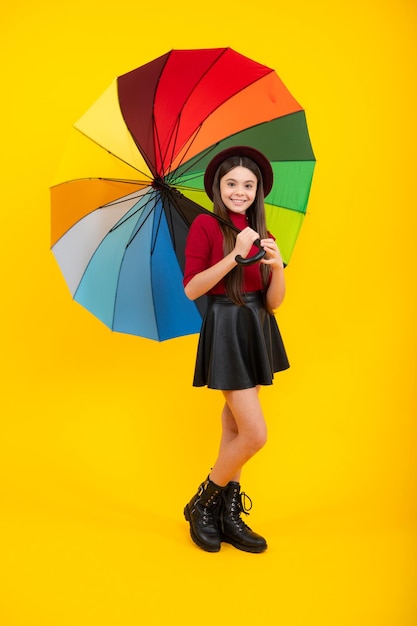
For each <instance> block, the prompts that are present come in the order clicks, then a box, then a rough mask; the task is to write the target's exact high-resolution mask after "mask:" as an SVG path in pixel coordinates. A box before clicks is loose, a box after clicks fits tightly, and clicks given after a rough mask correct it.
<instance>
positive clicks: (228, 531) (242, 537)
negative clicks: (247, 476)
mask: <svg viewBox="0 0 417 626" xmlns="http://www.w3.org/2000/svg"><path fill="white" fill-rule="evenodd" d="M244 499H246V500H248V501H249V503H250V507H249V509H245V507H244V504H243V502H242V501H244ZM251 508H252V500H251V499H250V498H249V496H247V495H246V494H245V493H243V492H241V491H240V485H239V483H236V482H230V483H229V484H228V485H227V487H226V488H225V489H224V491H223V493H222V499H221V503H220V511H219V513H220V538H221V541H225V542H226V543H231V544H232V546H234V547H235V548H238V549H239V550H244V551H245V552H264V550H266V549H267V547H268V546H267V543H266V541H265V539H264V538H263V537H261V535H258V534H257V533H255V532H253V530H252V529H251V528H249V526H247V525H246V524H245V522H244V521H243V520H242V519H241V517H240V515H241V513H244V514H245V515H249V513H248V510H249V511H250V509H251Z"/></svg>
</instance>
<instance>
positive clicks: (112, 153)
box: [76, 128, 152, 180]
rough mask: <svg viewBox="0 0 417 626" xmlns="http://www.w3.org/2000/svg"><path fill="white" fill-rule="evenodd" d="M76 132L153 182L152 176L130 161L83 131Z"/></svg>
mask: <svg viewBox="0 0 417 626" xmlns="http://www.w3.org/2000/svg"><path fill="white" fill-rule="evenodd" d="M76 130H78V132H79V133H81V134H82V135H84V137H87V139H89V140H90V141H92V142H93V143H95V144H96V146H99V148H102V150H105V151H106V152H107V153H108V154H110V155H111V156H113V157H114V158H115V159H117V160H118V161H120V162H121V163H124V164H125V165H127V166H128V167H131V168H132V169H133V170H136V172H139V174H143V176H146V178H147V179H148V180H152V178H151V176H149V174H147V173H146V172H143V171H142V170H140V169H139V168H138V167H135V166H134V165H132V164H131V163H129V162H128V161H125V160H124V159H122V158H121V157H119V156H117V154H114V152H112V151H111V150H108V149H107V148H106V147H105V146H103V145H102V144H101V143H99V142H98V141H96V140H95V139H92V138H91V137H89V135H87V134H86V133H84V132H83V131H82V130H80V129H79V128H76Z"/></svg>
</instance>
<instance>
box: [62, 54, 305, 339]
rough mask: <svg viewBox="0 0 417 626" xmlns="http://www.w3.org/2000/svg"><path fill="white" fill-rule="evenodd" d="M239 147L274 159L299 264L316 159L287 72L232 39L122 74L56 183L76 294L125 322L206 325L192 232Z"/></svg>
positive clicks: (77, 131)
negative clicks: (192, 266) (193, 296)
mask: <svg viewBox="0 0 417 626" xmlns="http://www.w3.org/2000/svg"><path fill="white" fill-rule="evenodd" d="M232 145H250V146H253V147H255V148H257V149H258V150H260V151H261V152H263V153H264V154H265V155H266V156H267V157H268V159H269V160H270V161H271V164H272V167H273V170H274V181H275V182H274V186H273V189H272V191H271V193H270V194H269V195H268V197H267V199H266V211H267V223H268V228H269V230H270V231H271V232H272V233H273V234H274V235H275V237H276V239H277V242H278V245H279V247H280V250H281V252H282V255H283V257H284V261H285V263H288V261H289V259H290V257H291V254H292V251H293V248H294V245H295V242H296V240H297V236H298V234H299V231H300V228H301V226H302V223H303V219H304V216H305V213H306V208H307V202H308V197H309V192H310V186H311V181H312V177H313V170H314V165H315V158H314V154H313V151H312V147H311V143H310V139H309V134H308V129H307V124H306V118H305V113H304V111H303V109H302V108H301V106H300V105H299V104H298V103H297V101H296V100H295V99H294V98H293V96H292V95H291V94H290V93H289V91H288V90H287V88H286V87H285V86H284V84H283V83H282V81H281V80H280V79H279V77H278V76H277V74H276V73H275V71H274V70H273V69H271V68H269V67H266V66H265V65H261V64H260V63H257V62H256V61H253V60H251V59H249V58H247V57H245V56H243V55H241V54H239V53H238V52H236V51H234V50H232V49H231V48H220V49H203V50H171V51H170V52H167V53H166V54H164V55H163V56H161V57H159V58H157V59H155V60H153V61H151V62H150V63H147V64H146V65H143V66H141V67H139V68H137V69H135V70H133V71H131V72H128V73H127V74H124V75H122V76H119V77H118V78H117V79H116V80H115V81H114V82H113V83H112V84H111V85H110V87H109V88H108V89H107V90H106V91H105V92H104V93H103V94H102V95H101V97H100V98H99V99H98V100H97V101H96V102H95V103H94V104H93V105H92V106H91V108H90V109H89V110H88V111H87V112H86V113H85V114H84V115H83V116H82V117H81V119H80V120H78V122H76V123H75V124H74V129H73V136H72V138H71V140H70V143H69V147H68V150H67V151H66V153H65V154H64V158H63V163H62V167H61V170H60V172H59V174H58V178H57V181H56V184H54V186H53V187H52V188H51V231H52V250H53V253H54V255H55V257H56V259H57V261H58V264H59V266H60V268H61V271H62V273H63V274H64V277H65V280H66V282H67V284H68V286H69V288H70V291H71V293H72V295H73V298H74V299H75V300H76V301H77V302H79V303H80V304H81V305H82V306H84V307H85V308H86V309H88V310H89V311H90V312H92V313H93V314H94V315H95V316H96V317H98V318H99V319H100V320H101V321H102V322H104V323H105V324H106V325H107V326H108V327H110V328H111V329H113V330H115V331H118V332H123V333H129V334H132V335H137V336H142V337H147V338H150V339H155V340H159V341H162V340H165V339H170V338H173V337H177V336H181V335H186V334H192V333H197V332H199V330H200V325H201V315H202V312H203V310H204V299H203V300H201V301H198V302H191V301H189V300H188V299H187V298H186V297H185V295H184V291H183V287H182V277H183V270H184V246H185V240H186V236H187V232H188V229H189V226H190V224H191V223H192V221H193V219H194V218H195V217H196V215H198V214H199V213H201V212H207V211H210V209H211V202H210V200H209V199H208V198H207V196H206V194H205V192H204V185H203V177H204V171H205V167H206V165H207V164H208V162H209V161H210V160H211V159H212V157H213V156H214V155H215V154H217V153H218V152H220V151H221V150H223V149H225V148H227V147H229V146H232Z"/></svg>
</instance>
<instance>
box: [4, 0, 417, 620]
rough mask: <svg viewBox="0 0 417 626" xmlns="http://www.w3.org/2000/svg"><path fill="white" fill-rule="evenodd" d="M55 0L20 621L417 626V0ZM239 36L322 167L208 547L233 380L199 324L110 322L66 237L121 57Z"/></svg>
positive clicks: (9, 344)
mask: <svg viewBox="0 0 417 626" xmlns="http://www.w3.org/2000/svg"><path fill="white" fill-rule="evenodd" d="M268 7H269V8H265V7H264V6H262V5H260V4H259V3H250V2H242V3H236V2H233V3H227V2H225V1H221V2H220V1H219V0H214V1H212V2H210V3H207V2H206V3H203V2H201V3H199V2H197V1H196V0H193V2H190V1H188V0H187V1H186V2H181V1H180V2H178V3H177V4H174V3H173V2H168V1H167V0H161V2H159V3H154V4H152V3H150V2H146V3H145V2H140V1H137V0H136V1H133V0H120V1H119V2H108V1H106V0H100V1H99V0H88V1H85V0H84V1H83V2H81V1H80V0H71V2H69V1H68V0H62V1H61V2H59V3H52V2H45V1H42V0H39V1H38V2H36V3H32V2H28V0H26V2H23V3H13V2H9V3H7V6H5V7H3V11H2V27H1V28H2V35H1V40H0V41H1V43H0V52H1V59H2V62H1V63H2V75H1V80H2V97H1V113H2V116H1V119H2V125H1V147H2V151H1V152H2V156H1V159H2V167H1V172H0V176H1V190H2V199H1V216H2V221H1V229H0V232H1V248H0V250H1V265H0V271H1V287H2V306H1V333H2V339H1V355H2V372H1V383H2V393H1V443H0V485H1V493H0V508H1V517H0V542H1V549H0V620H1V623H2V624H3V625H4V626H16V625H19V626H21V625H24V626H35V625H36V626H37V625H39V626H49V625H54V626H75V625H77V626H81V625H84V624H86V625H87V624H88V625H89V626H91V625H92V624H101V625H103V626H104V625H107V624H109V625H110V624H111V625H114V624H121V625H123V626H130V625H133V624H146V625H148V624H149V625H165V624H176V623H181V624H184V625H188V624H194V623H198V624H200V625H201V626H206V625H209V624H210V625H211V624H213V623H217V624H226V623H227V624H235V623H238V622H244V623H247V624H256V625H259V626H261V625H262V626H263V625H265V624H283V625H285V626H312V625H315V624H318V625H320V626H327V625H329V626H330V625H332V626H336V625H337V626H344V625H349V626H350V625H353V624H355V625H362V624H363V625H367V626H408V625H410V626H411V624H415V623H416V622H415V620H416V610H415V606H414V604H413V596H414V593H415V582H416V576H415V557H416V552H415V539H416V534H415V529H416V526H415V522H416V516H415V513H416V511H415V500H414V496H415V469H416V463H415V413H416V397H415V383H416V380H415V378H416V358H415V353H416V330H415V320H416V299H415V288H416V273H415V270H416V259H415V256H416V255H415V244H414V238H415V230H416V222H417V217H416V192H415V175H416V121H415V116H416V110H417V103H416V87H415V81H416V73H415V69H416V68H415V61H416V58H417V50H416V4H415V2H414V1H412V0H409V1H406V0H379V1H376V0H375V1H371V0H361V1H357V0H351V1H350V2H345V3H337V2H329V1H327V0H323V1H320V0H318V1H317V2H310V1H309V0H299V1H298V2H290V1H288V0H287V1H286V2H285V3H284V2H282V1H281V0H277V1H276V2H274V3H270V4H269V5H268ZM223 46H231V47H232V48H235V49H236V50H238V51H239V52H241V53H242V54H245V55H247V56H249V57H252V58H254V59H255V60H257V61H259V62H261V63H265V64H266V65H269V66H272V67H274V68H275V69H276V70H277V72H278V74H279V75H280V77H281V78H282V79H283V80H284V82H285V84H286V85H287V87H288V88H289V89H290V91H291V92H292V93H293V95H294V96H295V97H296V99H297V100H299V102H301V104H302V105H303V106H304V108H305V110H306V113H307V119H308V123H309V129H310V134H311V139H312V142H313V147H314V150H315V153H316V156H317V166H316V172H315V177H314V181H313V187H312V193H311V200H310V204H309V212H308V215H307V218H306V220H305V223H304V227H303V230H302V233H301V236H300V238H299V241H298V245H297V247H296V251H295V253H294V256H293V259H292V262H291V264H290V266H289V267H288V269H287V270H286V276H287V285H288V292H287V298H286V301H285V303H284V305H283V306H282V309H281V310H280V311H279V314H278V318H279V323H280V326H281V330H282V332H283V335H284V339H285V342H286V346H287V350H288V353H289V356H290V359H291V363H292V368H291V369H290V370H289V371H288V372H285V373H282V374H281V375H279V376H278V377H277V379H276V384H275V385H274V387H273V388H268V389H265V390H264V391H263V394H262V398H263V403H264V407H265V413H266V415H267V419H268V423H269V435H270V438H269V443H268V445H267V447H266V448H265V449H264V450H263V451H262V452H261V453H260V454H259V456H258V457H257V458H255V459H254V460H253V462H252V463H251V464H250V465H249V466H248V468H247V470H246V471H245V474H244V477H243V488H244V489H245V490H246V491H247V492H248V493H249V494H250V495H251V497H252V499H253V500H254V509H253V512H252V514H251V516H250V518H249V519H248V521H249V524H250V525H252V526H253V527H254V528H255V530H258V531H259V532H262V533H264V534H265V535H266V536H267V539H268V542H269V545H270V548H269V550H268V552H267V553H265V554H263V555H250V554H245V553H241V552H238V551H237V550H234V549H233V548H232V547H230V546H226V545H225V546H224V547H223V548H222V551H221V552H220V553H219V554H215V555H212V554H207V553H204V552H203V551H201V550H198V549H197V548H195V547H194V545H193V544H191V542H190V539H189V537H188V527H187V524H186V523H185V521H184V519H183V517H182V508H183V505H184V504H185V502H186V501H187V500H188V499H189V498H190V497H191V495H192V493H193V492H194V491H195V489H196V488H197V486H198V484H199V483H200V481H201V480H203V478H204V477H205V475H206V474H207V472H208V470H209V468H210V464H211V463H212V462H213V459H214V455H215V451H216V447H217V438H218V435H219V423H218V414H219V411H220V407H221V398H220V397H219V395H218V394H217V393H216V392H212V391H208V390H204V389H193V388H192V387H191V377H192V369H193V365H194V354H195V349H196V341H197V337H196V336H192V337H187V338H182V339H176V340H173V341H169V342H166V343H162V344H158V343H154V342H152V341H148V340H144V339H139V338H134V337H129V336H123V335H117V334H113V333H111V332H110V331H109V330H108V329H107V328H106V327H104V326H103V325H102V324H101V323H100V322H98V321H97V320H96V319H95V318H93V317H92V316H91V315H90V314H89V313H88V312H87V311H85V310H84V309H82V308H81V307H80V306H78V305H77V304H75V303H74V302H72V300H71V297H70V295H69V292H68V290H67V287H66V285H65V282H64V280H63V278H62V276H61V274H60V270H59V268H58V267H57V265H56V263H55V260H54V257H53V255H52V253H51V252H50V250H49V191H48V188H49V185H50V184H51V181H52V179H53V176H54V172H55V170H56V168H57V166H58V161H59V157H60V155H61V154H62V153H63V151H64V147H65V142H66V138H67V134H68V132H69V129H70V127H71V125H72V123H73V122H74V121H76V120H77V119H78V118H79V117H80V116H81V115H82V114H83V113H84V111H85V110H86V109H87V108H88V107H89V106H90V105H91V104H92V102H94V100H95V99H96V98H97V97H98V96H99V95H100V94H101V93H102V92H103V91H104V89H106V88H107V87H108V85H109V84H110V82H111V81H112V80H113V78H114V77H116V76H117V75H119V74H122V73H124V72H126V71H129V70H130V69H133V68H134V67H137V66H139V65H141V64H143V63H145V62H147V61H149V60H151V59H153V58H155V57H157V56H159V55H161V54H163V53H165V52H166V51H168V50H169V49H171V48H202V47H223Z"/></svg>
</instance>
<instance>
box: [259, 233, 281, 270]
mask: <svg viewBox="0 0 417 626" xmlns="http://www.w3.org/2000/svg"><path fill="white" fill-rule="evenodd" d="M261 246H262V248H263V249H264V250H265V252H266V256H265V257H264V258H263V259H262V260H261V263H264V264H265V265H270V266H271V267H272V269H277V268H283V267H284V261H283V260H282V256H281V252H280V251H279V248H278V246H277V244H276V242H275V241H274V239H261Z"/></svg>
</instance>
